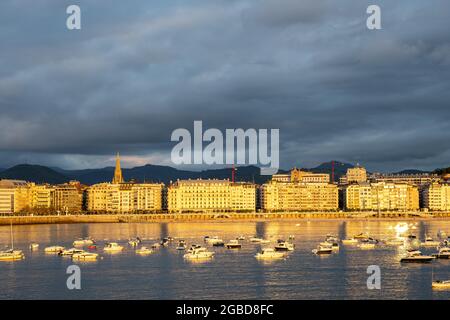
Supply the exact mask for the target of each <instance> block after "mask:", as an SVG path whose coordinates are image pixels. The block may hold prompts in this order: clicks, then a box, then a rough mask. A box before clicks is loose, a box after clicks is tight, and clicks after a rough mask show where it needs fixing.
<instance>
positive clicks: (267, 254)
mask: <svg viewBox="0 0 450 320" xmlns="http://www.w3.org/2000/svg"><path fill="white" fill-rule="evenodd" d="M284 257H285V253H284V252H278V251H275V249H272V248H265V249H262V250H261V252H258V253H257V254H256V255H255V258H256V259H260V260H270V259H283V258H284Z"/></svg>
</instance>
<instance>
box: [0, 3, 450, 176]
mask: <svg viewBox="0 0 450 320" xmlns="http://www.w3.org/2000/svg"><path fill="white" fill-rule="evenodd" d="M70 4H78V5H79V6H80V7H81V11H82V29H81V30H77V31H69V30H67V28H66V18H67V14H66V12H65V11H66V8H67V6H68V5H70ZM369 4H378V5H380V7H381V10H382V28H383V29H382V30H377V31H370V30H368V29H367V28H366V18H367V17H368V15H367V14H366V8H367V6H368V5H369ZM0 25H1V28H0V49H1V50H0V111H1V113H0V128H1V134H0V167H8V166H12V165H15V164H18V163H38V164H44V165H49V166H59V167H62V168H67V169H75V168H89V167H104V166H107V165H111V164H113V155H114V153H115V152H117V151H120V152H121V154H122V155H123V158H124V166H128V167H130V166H135V165H143V164H145V163H153V164H167V165H171V161H170V150H171V148H172V146H173V145H174V144H173V143H171V142H170V135H171V133H172V131H173V130H174V129H176V128H187V129H189V130H192V127H193V121H194V120H202V121H203V124H204V126H205V127H210V128H219V129H221V130H224V129H226V128H244V129H246V128H256V129H258V128H268V129H270V128H279V129H280V143H281V146H280V161H281V166H282V167H283V168H289V167H292V166H294V165H296V166H300V167H311V166H315V165H317V164H319V163H321V162H324V161H329V160H331V159H335V160H340V161H346V162H352V163H356V162H359V163H361V164H363V165H365V166H366V167H367V168H368V169H369V170H377V171H391V170H392V171H393V170H398V169H404V168H419V169H433V168H436V167H443V166H450V139H449V138H450V134H449V133H450V32H449V30H450V2H449V1H448V0H430V1H423V0H398V1H392V0H390V1H384V0H371V1H366V0H345V1H335V0H203V1H199V0H189V1H186V0H170V1H168V0H133V1H122V0H108V1H96V0H86V1H75V0H73V1H63V0H39V1H32V0H27V1H25V0H2V1H1V2H0Z"/></svg>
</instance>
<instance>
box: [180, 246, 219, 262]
mask: <svg viewBox="0 0 450 320" xmlns="http://www.w3.org/2000/svg"><path fill="white" fill-rule="evenodd" d="M213 256H214V252H211V251H208V250H207V249H206V248H205V247H201V246H193V247H191V248H190V249H189V251H188V252H187V253H186V254H185V255H184V256H183V257H184V258H185V259H187V260H198V259H210V258H212V257H213Z"/></svg>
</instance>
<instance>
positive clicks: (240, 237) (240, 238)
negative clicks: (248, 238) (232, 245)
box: [236, 235, 245, 241]
mask: <svg viewBox="0 0 450 320" xmlns="http://www.w3.org/2000/svg"><path fill="white" fill-rule="evenodd" d="M236 240H240V241H243V240H245V236H243V235H240V236H239V237H237V238H236Z"/></svg>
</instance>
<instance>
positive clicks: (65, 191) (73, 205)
mask: <svg viewBox="0 0 450 320" xmlns="http://www.w3.org/2000/svg"><path fill="white" fill-rule="evenodd" d="M53 207H54V208H55V210H57V211H61V212H65V213H68V212H80V211H82V208H83V187H82V185H81V184H80V183H79V182H78V181H70V182H69V183H64V184H60V185H57V186H55V187H54V192H53Z"/></svg>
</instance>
